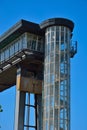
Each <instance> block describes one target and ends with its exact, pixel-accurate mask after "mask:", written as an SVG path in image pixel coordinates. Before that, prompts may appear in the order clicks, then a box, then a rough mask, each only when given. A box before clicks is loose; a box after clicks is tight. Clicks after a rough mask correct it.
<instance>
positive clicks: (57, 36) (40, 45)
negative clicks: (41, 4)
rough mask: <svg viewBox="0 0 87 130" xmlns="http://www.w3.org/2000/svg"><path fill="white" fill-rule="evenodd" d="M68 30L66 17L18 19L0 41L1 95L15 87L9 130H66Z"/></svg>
mask: <svg viewBox="0 0 87 130" xmlns="http://www.w3.org/2000/svg"><path fill="white" fill-rule="evenodd" d="M73 28H74V23H73V22H72V21H70V20H68V19H65V18H51V19H48V20H45V21H44V22H42V23H41V24H36V23H32V22H29V21H25V20H21V21H19V22H18V23H17V24H15V25H14V26H13V27H12V28H11V29H9V30H8V31H7V32H6V33H4V34H3V35H2V36H1V37H0V91H3V90H5V89H7V88H9V87H11V86H13V85H16V107H15V125H14V130H70V58H73V57H74V55H75V54H76V53H77V42H72V32H73ZM32 94H33V98H32ZM32 102H33V103H32ZM31 114H32V115H31ZM32 119H33V121H32Z"/></svg>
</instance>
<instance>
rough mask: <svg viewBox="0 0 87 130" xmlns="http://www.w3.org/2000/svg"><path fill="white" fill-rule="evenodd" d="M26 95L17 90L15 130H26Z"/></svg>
mask: <svg viewBox="0 0 87 130" xmlns="http://www.w3.org/2000/svg"><path fill="white" fill-rule="evenodd" d="M25 94H26V93H24V92H21V91H18V90H16V107H15V125H14V130H24V112H25Z"/></svg>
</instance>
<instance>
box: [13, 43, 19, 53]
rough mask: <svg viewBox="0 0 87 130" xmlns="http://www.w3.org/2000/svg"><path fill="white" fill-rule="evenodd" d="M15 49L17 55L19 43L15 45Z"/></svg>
mask: <svg viewBox="0 0 87 130" xmlns="http://www.w3.org/2000/svg"><path fill="white" fill-rule="evenodd" d="M14 47H15V53H16V52H18V51H19V50H18V41H17V42H15V43H14Z"/></svg>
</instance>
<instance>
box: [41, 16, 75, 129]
mask: <svg viewBox="0 0 87 130" xmlns="http://www.w3.org/2000/svg"><path fill="white" fill-rule="evenodd" d="M73 27H74V24H73V22H71V21H70V20H67V19H62V18H55V19H49V20H46V21H44V22H43V23H42V24H41V28H42V29H44V31H45V57H44V88H43V97H42V100H43V130H70V58H71V57H73V56H74V54H75V53H76V49H75V48H74V46H72V45H71V38H72V30H73ZM75 46H76V45H75ZM72 49H73V50H72ZM72 51H73V52H72Z"/></svg>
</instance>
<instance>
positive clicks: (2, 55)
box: [1, 52, 4, 62]
mask: <svg viewBox="0 0 87 130" xmlns="http://www.w3.org/2000/svg"><path fill="white" fill-rule="evenodd" d="M2 61H4V52H1V62H2Z"/></svg>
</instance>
